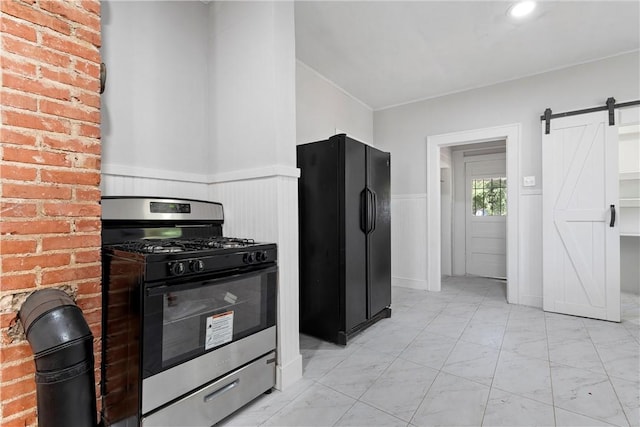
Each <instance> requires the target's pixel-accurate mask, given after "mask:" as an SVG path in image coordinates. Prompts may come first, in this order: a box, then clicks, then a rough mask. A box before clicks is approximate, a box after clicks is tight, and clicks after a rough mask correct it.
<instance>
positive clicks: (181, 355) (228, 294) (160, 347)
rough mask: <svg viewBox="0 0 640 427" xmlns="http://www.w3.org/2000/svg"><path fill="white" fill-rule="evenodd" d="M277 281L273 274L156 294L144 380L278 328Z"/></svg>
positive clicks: (167, 289)
mask: <svg viewBox="0 0 640 427" xmlns="http://www.w3.org/2000/svg"><path fill="white" fill-rule="evenodd" d="M276 276H277V273H276V269H275V268H270V269H267V270H264V269H263V270H260V271H254V272H252V273H250V274H239V275H235V276H231V277H222V278H220V277H218V278H212V279H209V280H200V281H198V282H197V283H188V284H180V285H166V286H161V287H158V288H155V289H154V291H153V292H152V293H153V294H155V295H150V296H149V298H148V301H147V302H148V308H149V312H150V315H149V316H145V318H146V320H147V325H145V326H148V327H145V339H144V340H145V350H148V351H145V374H146V375H145V376H148V375H150V374H155V373H157V372H159V371H161V370H164V369H168V368H170V367H172V366H175V365H177V364H179V363H182V362H185V361H187V360H190V359H192V358H193V357H196V356H199V355H201V354H203V353H206V352H208V351H212V350H214V349H216V348H219V347H220V346H223V345H226V344H228V343H230V342H232V341H237V340H239V339H242V338H244V337H246V336H249V335H251V334H253V333H256V332H259V331H261V330H263V329H266V328H268V327H270V326H273V325H275V316H276V313H275V307H276V302H275V301H276V299H275V294H276ZM153 306H155V307H156V309H155V310H154V309H153ZM154 312H155V313H156V314H155V316H154V315H153V313H154ZM154 318H155V319H154ZM154 335H155V336H156V340H155V342H154V340H153V339H152V337H153V336H154ZM158 337H161V340H157V338H158ZM158 341H159V342H158ZM147 356H148V357H147Z"/></svg>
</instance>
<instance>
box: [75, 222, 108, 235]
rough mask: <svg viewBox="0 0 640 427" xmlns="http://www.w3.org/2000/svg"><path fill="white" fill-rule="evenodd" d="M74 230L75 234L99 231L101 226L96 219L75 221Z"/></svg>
mask: <svg viewBox="0 0 640 427" xmlns="http://www.w3.org/2000/svg"><path fill="white" fill-rule="evenodd" d="M75 229H76V231H77V232H90V231H100V230H101V229H102V224H101V222H100V220H98V219H77V220H76V221H75Z"/></svg>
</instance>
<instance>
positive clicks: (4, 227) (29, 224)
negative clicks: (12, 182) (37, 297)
mask: <svg viewBox="0 0 640 427" xmlns="http://www.w3.org/2000/svg"><path fill="white" fill-rule="evenodd" d="M5 186H6V185H5ZM70 231H71V225H70V224H69V223H68V222H67V221H56V220H52V221H44V220H38V221H2V222H0V234H11V235H13V234H16V235H31V234H34V235H37V234H50V233H69V232H70Z"/></svg>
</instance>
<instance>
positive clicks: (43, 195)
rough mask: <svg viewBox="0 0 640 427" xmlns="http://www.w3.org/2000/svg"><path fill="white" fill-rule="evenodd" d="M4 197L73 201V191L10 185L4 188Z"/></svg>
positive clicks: (44, 186)
mask: <svg viewBox="0 0 640 427" xmlns="http://www.w3.org/2000/svg"><path fill="white" fill-rule="evenodd" d="M2 193H3V197H6V198H10V199H11V198H13V199H43V200H46V199H58V200H69V199H71V189H70V188H65V187H60V186H58V185H34V184H8V183H4V184H3V186H2Z"/></svg>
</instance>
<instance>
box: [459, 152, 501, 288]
mask: <svg viewBox="0 0 640 427" xmlns="http://www.w3.org/2000/svg"><path fill="white" fill-rule="evenodd" d="M474 158H475V159H474ZM489 159H495V160H489ZM505 162H506V160H505V155H504V154H501V155H500V154H492V155H484V156H470V157H467V158H465V192H464V198H465V204H464V217H465V230H466V232H465V248H466V249H465V265H466V268H465V271H466V274H469V275H474V276H483V277H496V278H506V277H507V218H506V216H503V215H489V216H477V215H474V213H473V212H472V210H473V209H472V197H471V196H472V183H473V180H474V179H491V178H497V177H506V164H505ZM508 185H509V184H508V183H507V186H508ZM507 203H508V200H507Z"/></svg>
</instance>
